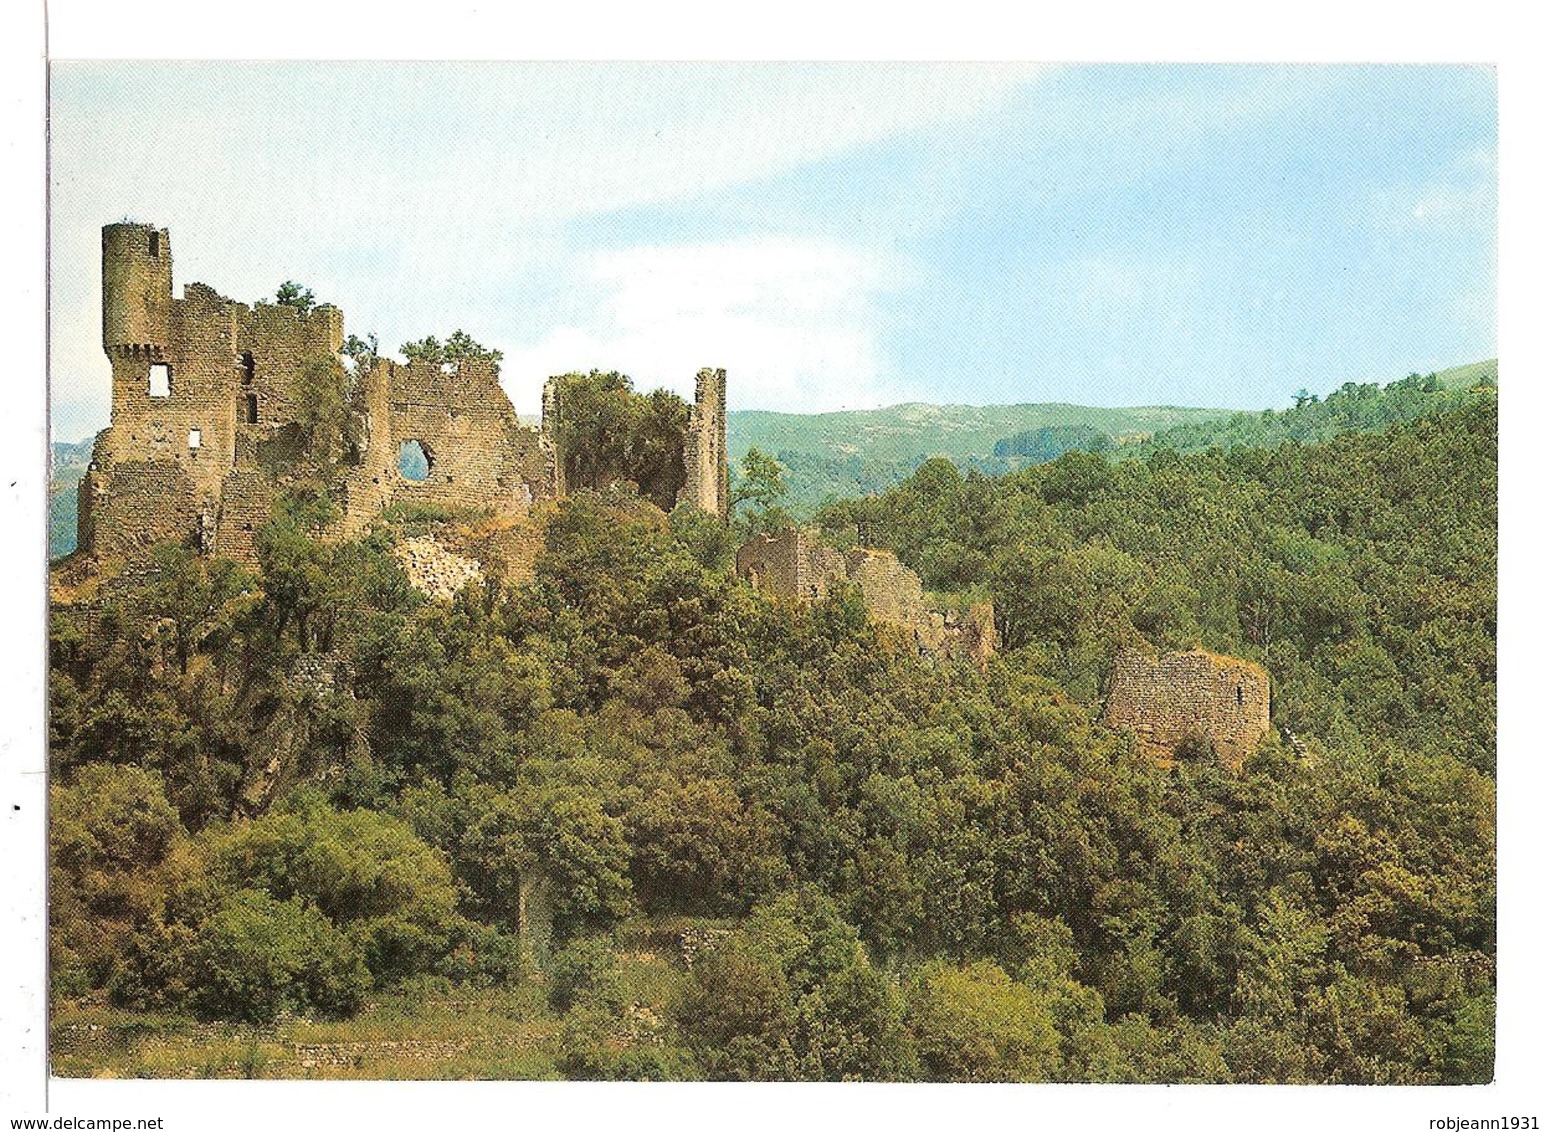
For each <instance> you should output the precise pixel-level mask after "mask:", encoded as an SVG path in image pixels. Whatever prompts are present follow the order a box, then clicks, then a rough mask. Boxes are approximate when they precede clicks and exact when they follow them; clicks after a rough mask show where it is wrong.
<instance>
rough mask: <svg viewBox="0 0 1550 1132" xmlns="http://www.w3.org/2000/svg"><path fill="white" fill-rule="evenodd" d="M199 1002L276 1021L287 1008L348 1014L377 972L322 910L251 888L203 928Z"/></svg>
mask: <svg viewBox="0 0 1550 1132" xmlns="http://www.w3.org/2000/svg"><path fill="white" fill-rule="evenodd" d="M192 951H193V954H192V956H191V960H192V964H191V965H192V968H193V971H194V978H193V981H192V982H193V991H192V996H191V997H192V1002H191V1005H192V1006H193V1008H194V1010H195V1011H196V1012H197V1013H198V1014H200V1015H201V1016H202V1017H205V1018H228V1019H232V1020H236V1021H243V1022H268V1021H271V1020H273V1019H274V1018H275V1017H276V1016H278V1015H279V1014H280V1013H282V1012H283V1011H288V1010H290V1011H301V1010H316V1011H317V1012H319V1013H321V1014H324V1015H328V1016H330V1017H345V1016H348V1015H350V1014H353V1013H355V1011H357V1010H358V1009H360V1005H361V1002H362V1000H363V998H364V997H365V994H366V990H367V988H368V987H369V986H370V985H371V976H370V974H369V973H368V972H367V970H366V963H365V960H364V958H363V957H362V955H361V950H360V948H359V947H358V946H357V945H356V944H355V943H353V942H352V941H351V940H350V939H349V937H347V936H346V935H345V934H344V933H343V932H341V931H340V930H339V929H338V928H336V927H334V926H333V924H331V923H329V922H328V919H327V917H325V916H324V915H323V914H322V913H321V912H319V911H318V910H317V909H316V908H311V907H308V906H307V905H305V904H303V903H302V902H301V901H299V900H296V899H294V898H293V899H290V900H276V899H274V897H272V896H270V895H269V894H268V893H266V892H260V891H258V890H256V889H244V890H242V891H240V892H237V893H235V894H233V895H232V896H230V897H228V898H227V900H226V901H225V902H224V903H223V904H222V905H221V908H220V910H219V911H218V912H216V913H215V914H214V915H212V916H210V917H209V918H208V919H207V920H205V921H204V923H202V924H201V925H200V927H199V931H198V934H197V935H196V937H195V939H194V941H193V944H192Z"/></svg>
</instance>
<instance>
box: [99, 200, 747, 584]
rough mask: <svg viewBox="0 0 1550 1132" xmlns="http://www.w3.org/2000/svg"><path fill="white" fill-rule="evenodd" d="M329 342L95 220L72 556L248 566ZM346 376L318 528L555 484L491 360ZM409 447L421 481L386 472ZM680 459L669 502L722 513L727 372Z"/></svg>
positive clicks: (706, 384)
mask: <svg viewBox="0 0 1550 1132" xmlns="http://www.w3.org/2000/svg"><path fill="white" fill-rule="evenodd" d="M343 343H344V317H343V314H342V313H341V311H340V310H339V309H338V308H337V307H334V306H331V305H327V304H324V305H321V306H317V307H313V308H310V309H300V308H298V307H295V306H290V305H285V304H271V303H263V302H260V303H257V304H254V305H253V306H251V307H250V306H248V305H246V304H244V303H240V302H237V301H235V300H232V299H229V298H226V297H224V296H222V295H220V294H218V293H217V292H216V291H215V290H213V289H212V288H210V287H208V286H206V285H204V284H202V283H190V284H188V285H186V286H185V287H184V288H183V296H182V298H174V297H173V285H172V246H171V240H170V238H169V235H168V232H167V230H166V229H165V228H157V227H155V226H154V225H149V224H137V223H120V224H109V225H107V226H106V227H104V228H103V230H102V346H103V349H104V350H105V351H106V353H107V355H108V358H109V360H110V361H111V363H112V368H113V378H112V381H113V400H112V423H111V425H110V427H108V428H107V429H104V430H103V431H102V432H101V433H99V434H98V436H97V440H96V444H95V447H94V449H93V453H92V462H91V465H90V468H89V469H88V471H87V473H86V475H85V477H84V478H83V479H82V481H81V486H80V517H79V528H78V545H79V547H80V549H81V551H82V552H83V553H84V554H85V555H86V556H87V557H89V558H91V559H92V560H94V561H103V560H110V559H111V560H116V561H120V562H127V561H132V560H134V559H136V558H139V557H142V556H143V555H144V554H145V553H146V552H147V551H148V550H149V548H150V547H152V546H153V545H155V544H156V543H158V542H164V541H169V540H171V541H178V542H184V543H188V544H191V545H193V546H196V547H197V548H198V549H200V550H201V551H203V552H206V553H212V554H220V555H224V556H226V557H230V558H234V559H236V560H238V561H244V562H249V563H251V562H253V561H254V560H255V544H254V535H255V532H256V531H257V530H259V529H260V528H261V527H262V525H263V524H264V522H265V521H267V519H268V518H269V515H270V511H271V508H272V506H273V503H274V502H275V500H276V498H277V497H278V495H279V493H280V492H281V491H282V490H283V489H284V487H285V485H286V484H287V482H289V481H290V479H291V478H292V473H293V472H294V470H295V468H296V467H297V465H298V462H299V461H301V460H302V459H303V458H304V457H305V456H306V455H307V454H308V446H309V444H311V443H313V438H312V436H311V434H310V431H309V430H310V429H311V428H312V426H313V425H314V424H315V420H316V417H317V411H316V408H315V406H316V403H317V398H316V396H315V394H316V391H317V390H318V389H319V388H320V387H321V385H322V383H326V382H328V381H331V380H336V379H337V377H338V376H339V375H340V373H341V368H340V367H342V366H343V362H342V360H341V355H340V351H341V349H342V347H343ZM349 376H350V378H351V386H352V388H351V390H350V402H351V404H350V412H351V415H352V418H353V420H354V421H355V422H356V423H357V427H356V428H355V429H353V430H352V434H351V435H349V436H345V437H342V438H340V440H341V444H342V449H343V451H342V457H341V459H340V461H339V466H338V469H337V471H336V473H335V474H334V476H333V480H332V482H331V483H330V484H329V485H328V488H329V493H330V495H331V496H332V498H333V499H334V501H335V502H336V503H337V504H338V507H339V514H340V519H339V521H338V524H337V530H335V531H334V532H332V533H335V534H338V535H341V536H349V535H353V534H356V533H359V532H360V531H361V530H363V529H364V528H365V527H366V526H367V525H368V524H369V523H370V522H371V521H372V520H373V519H374V518H376V517H377V516H378V515H380V514H381V513H382V512H383V511H384V510H385V509H386V508H388V507H390V506H393V505H395V504H401V503H418V504H430V505H435V506H442V507H449V508H467V509H476V510H481V511H487V512H489V513H491V514H492V515H494V516H495V517H497V518H505V519H509V520H520V519H522V518H524V517H525V516H526V515H527V514H528V512H529V510H530V508H531V507H532V506H533V505H534V504H535V503H538V502H540V501H543V500H552V499H555V498H558V497H561V496H563V494H564V490H565V488H564V483H563V482H562V480H563V477H562V475H561V473H560V471H559V462H558V461H557V460H556V453H555V445H554V442H553V438H552V437H551V436H550V435H549V433H548V431H547V430H546V429H545V428H543V427H538V428H535V427H533V426H531V425H528V424H525V423H523V422H522V421H521V420H519V419H518V417H517V415H516V412H515V410H514V409H513V408H512V404H511V401H510V399H509V398H508V397H507V396H506V393H505V391H504V390H503V389H502V388H501V386H500V383H499V380H498V377H497V369H496V366H495V364H494V363H493V362H492V361H488V360H485V359H479V358H470V359H465V360H462V361H459V362H455V363H447V364H436V363H433V362H425V361H413V362H410V363H408V364H399V363H397V362H393V361H389V360H387V359H382V358H375V359H373V360H372V362H371V364H369V365H368V366H363V367H361V369H360V370H358V371H356V372H354V373H353V374H351V375H349ZM548 401H549V398H548V397H547V396H546V405H547V403H548ZM406 449H415V450H417V452H416V454H417V456H418V458H419V464H420V466H421V467H422V468H423V471H424V474H423V477H421V476H416V477H413V478H412V477H411V476H409V475H406V474H405V473H404V472H403V471H401V470H400V467H401V463H400V458H401V454H402V453H403V452H404V451H405V450H406ZM683 464H684V487H683V489H682V491H681V492H680V493H679V496H678V498H679V499H680V500H683V501H687V502H690V503H692V504H693V505H695V506H698V507H701V508H703V509H704V510H706V511H708V512H710V513H711V514H713V515H716V516H717V517H719V518H722V519H725V518H726V517H727V513H728V495H727V458H726V372H725V371H724V370H703V371H701V373H700V375H699V380H698V382H697V387H696V398H695V404H694V407H693V409H692V411H691V414H690V418H689V424H688V427H687V429H686V430H685V433H684V437H683Z"/></svg>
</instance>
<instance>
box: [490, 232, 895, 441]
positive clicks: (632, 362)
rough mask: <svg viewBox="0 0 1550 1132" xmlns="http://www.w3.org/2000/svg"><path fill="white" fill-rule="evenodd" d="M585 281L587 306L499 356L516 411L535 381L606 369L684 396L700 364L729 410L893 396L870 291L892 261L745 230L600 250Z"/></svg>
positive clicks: (888, 280)
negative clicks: (719, 237) (688, 241)
mask: <svg viewBox="0 0 1550 1132" xmlns="http://www.w3.org/2000/svg"><path fill="white" fill-rule="evenodd" d="M584 275H585V277H586V279H587V280H588V281H589V282H590V284H591V285H592V286H594V287H596V288H597V289H598V292H599V301H598V302H597V303H596V304H595V305H594V306H593V308H592V309H593V310H595V312H596V313H595V314H594V315H591V316H589V317H586V318H583V319H580V320H578V321H576V322H575V323H573V324H571V325H562V326H558V327H555V328H554V329H552V330H550V331H549V332H548V333H546V334H545V335H544V336H543V337H542V338H541V339H540V340H538V341H537V342H535V343H533V344H532V345H531V346H528V347H525V348H518V349H516V350H511V351H507V355H506V360H505V362H504V363H502V367H501V368H502V373H503V375H504V378H505V383H506V386H507V388H508V390H509V391H510V392H511V394H512V398H513V400H514V401H516V402H517V406H518V409H519V410H521V411H522V412H532V411H533V410H534V407H535V406H536V403H537V397H538V390H539V389H540V388H541V386H542V381H543V378H545V377H547V376H548V375H550V374H555V373H564V372H568V371H571V370H588V369H594V368H596V369H617V370H622V371H623V372H625V373H628V374H630V375H631V377H633V378H634V379H635V381H636V384H637V386H638V387H641V388H647V387H652V386H657V385H665V386H667V387H669V388H672V389H675V390H677V391H679V392H682V393H688V392H690V391H692V389H693V385H694V374H695V373H696V371H697V370H699V369H700V368H701V367H703V366H715V367H721V368H725V369H726V370H727V371H728V386H729V388H728V398H729V400H730V401H731V403H732V405H733V407H734V408H768V409H781V410H785V411H792V412H804V411H806V412H814V411H820V410H825V409H836V408H841V407H854V406H858V405H878V404H883V403H885V402H887V401H889V400H901V399H904V397H905V394H904V392H903V391H902V390H900V389H899V388H897V387H896V386H895V385H893V384H892V382H891V380H890V377H889V375H888V373H887V371H886V365H885V362H884V359H883V357H882V354H881V351H880V347H879V344H878V335H877V329H878V323H877V317H878V316H877V310H876V299H877V297H878V296H879V295H880V294H881V293H882V292H883V291H885V290H887V289H889V288H891V287H893V286H896V285H897V284H898V283H899V282H900V280H901V272H900V270H899V269H898V267H897V265H895V264H890V263H884V262H882V261H879V260H878V259H876V258H875V257H872V256H869V255H863V254H862V253H859V252H857V251H855V250H852V249H849V248H844V247H840V246H836V245H832V244H826V243H822V242H818V241H812V240H798V239H790V238H773V237H765V238H753V239H744V240H735V241H729V242H724V243H715V244H694V245H679V246H665V247H637V248H629V249H625V250H621V251H610V252H604V253H599V254H598V255H596V256H595V257H594V259H593V260H592V262H591V263H590V264H589V265H588V267H587V268H586V269H585V272H584Z"/></svg>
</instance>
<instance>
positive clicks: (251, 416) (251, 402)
mask: <svg viewBox="0 0 1550 1132" xmlns="http://www.w3.org/2000/svg"><path fill="white" fill-rule="evenodd" d="M244 401H245V403H246V404H245V409H246V413H245V415H246V417H247V422H248V424H257V423H258V394H257V393H249V394H248V395H247V397H245V398H244Z"/></svg>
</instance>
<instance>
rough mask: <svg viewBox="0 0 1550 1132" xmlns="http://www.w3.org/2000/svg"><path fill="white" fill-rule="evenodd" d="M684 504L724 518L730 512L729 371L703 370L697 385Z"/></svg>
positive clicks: (686, 445) (687, 446) (686, 451)
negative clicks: (728, 471)
mask: <svg viewBox="0 0 1550 1132" xmlns="http://www.w3.org/2000/svg"><path fill="white" fill-rule="evenodd" d="M684 473H685V476H684V485H683V488H682V490H680V491H679V493H678V498H679V500H680V501H681V502H689V503H693V504H694V505H695V506H696V507H698V508H700V510H702V511H706V512H709V513H710V514H712V515H715V516H717V517H719V518H722V519H725V518H726V517H727V515H728V514H729V512H730V498H729V496H728V491H729V487H728V482H727V371H726V370H724V369H702V370H700V372H699V374H698V375H697V376H696V378H695V382H694V409H693V410H692V411H691V413H690V415H689V428H688V431H687V432H686V433H685V434H684Z"/></svg>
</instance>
